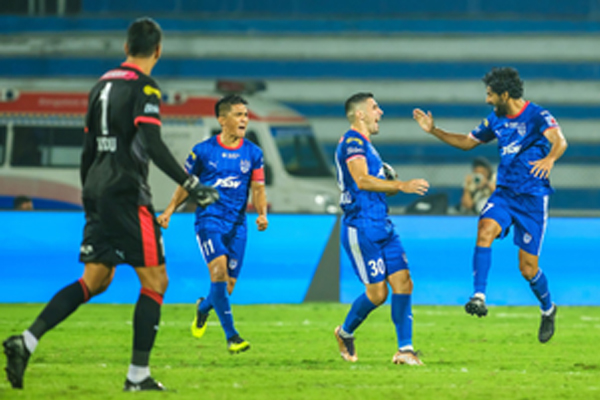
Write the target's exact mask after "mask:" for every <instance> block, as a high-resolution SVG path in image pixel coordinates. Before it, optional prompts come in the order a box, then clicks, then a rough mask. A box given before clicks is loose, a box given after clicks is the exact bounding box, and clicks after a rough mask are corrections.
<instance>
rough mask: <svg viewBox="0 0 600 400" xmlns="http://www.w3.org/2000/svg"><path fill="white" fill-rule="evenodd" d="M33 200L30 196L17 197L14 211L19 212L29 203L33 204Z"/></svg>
mask: <svg viewBox="0 0 600 400" xmlns="http://www.w3.org/2000/svg"><path fill="white" fill-rule="evenodd" d="M32 201H33V200H31V197H28V196H16V197H15V200H14V201H13V209H14V210H18V209H20V208H21V206H22V205H23V204H25V203H29V202H32Z"/></svg>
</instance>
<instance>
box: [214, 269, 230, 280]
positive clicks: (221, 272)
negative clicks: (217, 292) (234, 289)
mask: <svg viewBox="0 0 600 400" xmlns="http://www.w3.org/2000/svg"><path fill="white" fill-rule="evenodd" d="M227 278H228V276H227V270H225V269H224V268H219V267H214V268H211V270H210V280H211V281H212V282H227V281H228V279H227Z"/></svg>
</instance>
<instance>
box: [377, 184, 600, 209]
mask: <svg viewBox="0 0 600 400" xmlns="http://www.w3.org/2000/svg"><path fill="white" fill-rule="evenodd" d="M462 190H463V189H462V188H460V187H437V188H435V187H434V188H431V189H430V191H429V193H430V194H436V193H445V194H446V195H448V204H449V206H450V207H455V206H457V205H458V204H459V203H460V197H461V196H462ZM417 199H418V197H417V196H416V195H414V194H412V195H411V194H406V193H399V194H397V195H395V196H390V197H388V198H387V202H388V205H389V206H390V207H404V206H408V205H409V204H411V203H413V202H415V201H417ZM549 208H550V211H552V210H553V209H567V210H593V209H596V210H597V209H599V208H600V189H562V188H559V189H556V192H555V193H554V194H553V195H551V196H550V204H549Z"/></svg>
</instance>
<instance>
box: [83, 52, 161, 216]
mask: <svg viewBox="0 0 600 400" xmlns="http://www.w3.org/2000/svg"><path fill="white" fill-rule="evenodd" d="M160 98H161V93H160V90H159V88H158V85H157V84H156V82H155V81H154V79H152V78H151V77H149V76H148V75H145V74H144V73H143V72H141V70H140V69H139V68H138V67H137V66H136V65H133V64H127V63H123V64H122V65H121V66H120V67H118V68H116V69H113V70H110V71H108V72H107V73H105V74H104V75H103V76H102V77H101V78H100V79H99V80H98V82H97V83H96V84H95V85H94V87H93V88H92V90H91V91H90V93H89V98H88V111H87V115H86V128H85V131H86V134H85V140H84V151H83V154H82V158H81V184H82V186H83V198H84V199H89V200H96V199H99V198H100V197H103V198H106V197H108V198H109V199H110V198H113V197H114V196H126V197H128V198H137V202H138V205H150V204H151V194H150V188H149V186H148V163H149V160H150V158H149V155H148V148H147V146H148V144H147V143H146V142H147V141H146V140H145V137H144V135H142V134H140V131H141V130H140V124H148V125H149V126H150V127H151V128H154V129H157V128H158V127H160V125H161V121H160V108H159V106H160Z"/></svg>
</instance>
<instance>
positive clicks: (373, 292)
mask: <svg viewBox="0 0 600 400" xmlns="http://www.w3.org/2000/svg"><path fill="white" fill-rule="evenodd" d="M387 296H388V288H387V286H385V285H383V286H379V287H374V288H369V290H367V297H368V298H369V300H371V303H373V304H375V305H376V306H380V305H382V304H383V303H385V300H386V299H387Z"/></svg>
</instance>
